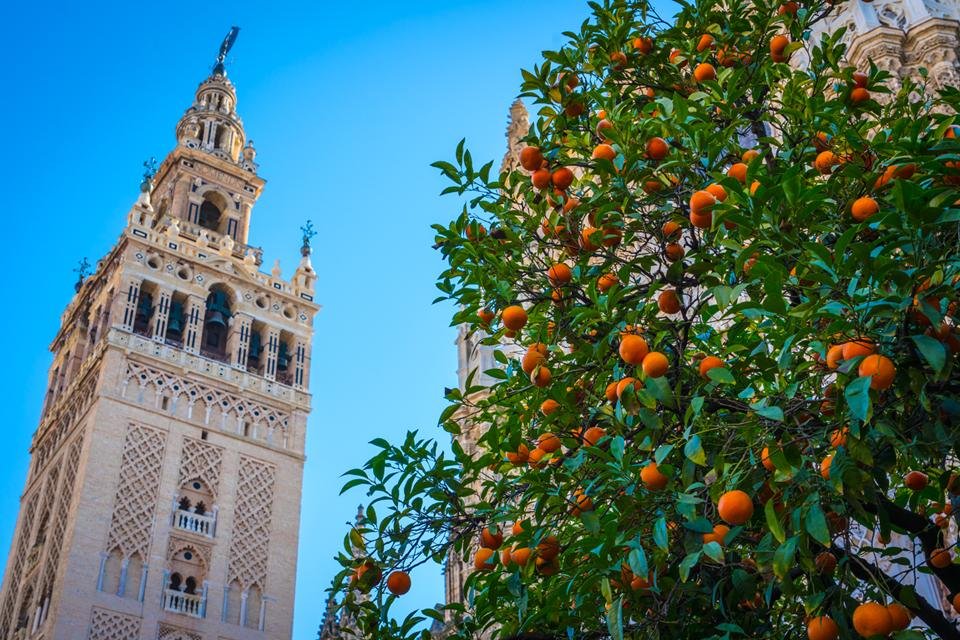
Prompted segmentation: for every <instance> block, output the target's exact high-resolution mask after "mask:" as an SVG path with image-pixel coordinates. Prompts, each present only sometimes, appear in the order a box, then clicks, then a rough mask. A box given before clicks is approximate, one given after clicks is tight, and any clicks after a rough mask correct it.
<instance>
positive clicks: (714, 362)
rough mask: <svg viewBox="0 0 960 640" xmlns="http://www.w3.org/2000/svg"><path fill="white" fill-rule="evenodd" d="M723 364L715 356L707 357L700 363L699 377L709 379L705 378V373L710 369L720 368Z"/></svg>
mask: <svg viewBox="0 0 960 640" xmlns="http://www.w3.org/2000/svg"><path fill="white" fill-rule="evenodd" d="M723 364H724V363H723V360H721V359H720V358H718V357H716V356H707V357H706V358H704V359H703V360H701V361H700V377H701V378H707V379H709V377H708V376H707V372H708V371H710V369H716V368H717V367H722V366H723Z"/></svg>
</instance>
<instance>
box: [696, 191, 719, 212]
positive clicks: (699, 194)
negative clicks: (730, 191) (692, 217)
mask: <svg viewBox="0 0 960 640" xmlns="http://www.w3.org/2000/svg"><path fill="white" fill-rule="evenodd" d="M715 204H717V198H716V197H715V196H714V195H713V194H712V193H710V192H709V191H705V190H704V191H696V192H694V194H693V195H692V196H690V213H708V212H709V211H710V210H711V209H713V206H714V205H715Z"/></svg>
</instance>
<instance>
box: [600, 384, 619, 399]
mask: <svg viewBox="0 0 960 640" xmlns="http://www.w3.org/2000/svg"><path fill="white" fill-rule="evenodd" d="M603 395H604V396H606V398H607V401H608V402H616V401H617V383H616V382H611V383H610V384H608V385H607V388H606V389H604V391H603Z"/></svg>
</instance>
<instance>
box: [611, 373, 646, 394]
mask: <svg viewBox="0 0 960 640" xmlns="http://www.w3.org/2000/svg"><path fill="white" fill-rule="evenodd" d="M631 384H632V385H633V388H634V389H635V390H639V389H641V388H642V387H643V385H642V384H641V383H640V381H639V380H637V379H636V378H630V377H627V378H623V379H622V380H620V381H619V382H617V388H616V394H617V398H621V397H623V391H624V389H626V388H627V386H629V385H631Z"/></svg>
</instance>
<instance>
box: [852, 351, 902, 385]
mask: <svg viewBox="0 0 960 640" xmlns="http://www.w3.org/2000/svg"><path fill="white" fill-rule="evenodd" d="M857 373H859V374H860V377H866V376H873V378H872V379H871V380H870V388H871V389H877V390H878V391H883V390H884V389H888V388H889V387H890V385H892V384H893V378H894V376H896V374H897V368H896V367H895V366H894V365H893V362H892V361H891V360H890V358H888V357H886V356H882V355H880V354H877V353H875V354H873V355H869V356H867V357H866V358H864V359H863V361H862V362H861V363H860V368H859V370H858V371H857Z"/></svg>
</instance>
